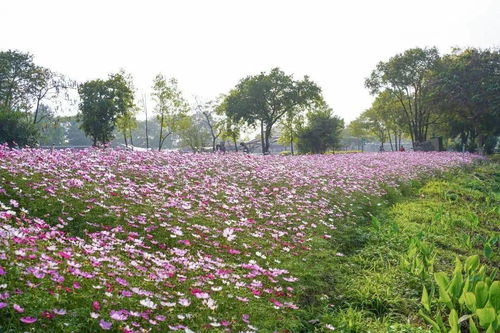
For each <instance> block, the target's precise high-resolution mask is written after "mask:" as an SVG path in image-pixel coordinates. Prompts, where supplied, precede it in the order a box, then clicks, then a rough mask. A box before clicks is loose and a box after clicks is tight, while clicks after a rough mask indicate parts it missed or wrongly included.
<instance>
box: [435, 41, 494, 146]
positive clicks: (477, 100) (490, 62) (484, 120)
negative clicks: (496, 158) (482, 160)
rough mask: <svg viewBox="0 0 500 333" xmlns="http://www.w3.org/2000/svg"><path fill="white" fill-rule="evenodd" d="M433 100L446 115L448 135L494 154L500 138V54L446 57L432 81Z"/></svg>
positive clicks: (476, 51)
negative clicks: (495, 142)
mask: <svg viewBox="0 0 500 333" xmlns="http://www.w3.org/2000/svg"><path fill="white" fill-rule="evenodd" d="M431 86H432V88H433V89H432V92H433V93H434V95H433V96H432V101H433V102H434V103H436V104H437V107H439V108H440V109H441V110H443V111H444V113H445V114H446V116H447V117H446V119H447V129H448V134H449V135H451V136H452V137H455V136H459V137H460V140H461V143H462V145H463V147H467V148H468V149H469V150H471V151H473V150H474V147H476V146H478V147H480V148H486V150H490V151H491V148H492V147H491V146H493V147H494V144H492V145H491V144H490V145H489V146H488V143H489V142H492V140H488V137H490V138H496V136H498V135H500V51H499V50H488V49H487V50H481V49H474V48H468V49H465V50H460V49H457V50H454V52H452V53H451V54H449V55H446V56H444V57H443V58H442V59H441V61H440V63H439V67H438V69H437V70H436V71H435V75H433V77H432V79H431Z"/></svg>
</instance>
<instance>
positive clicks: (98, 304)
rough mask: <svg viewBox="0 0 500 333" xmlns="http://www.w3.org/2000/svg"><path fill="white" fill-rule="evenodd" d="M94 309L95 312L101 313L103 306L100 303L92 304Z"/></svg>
mask: <svg viewBox="0 0 500 333" xmlns="http://www.w3.org/2000/svg"><path fill="white" fill-rule="evenodd" d="M92 308H93V309H94V310H95V311H100V310H101V304H100V303H99V302H98V301H93V302H92Z"/></svg>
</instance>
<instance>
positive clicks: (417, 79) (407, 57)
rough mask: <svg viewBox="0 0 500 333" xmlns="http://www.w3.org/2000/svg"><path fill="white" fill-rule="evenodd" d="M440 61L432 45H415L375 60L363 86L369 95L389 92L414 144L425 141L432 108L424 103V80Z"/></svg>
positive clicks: (425, 83)
mask: <svg viewBox="0 0 500 333" xmlns="http://www.w3.org/2000/svg"><path fill="white" fill-rule="evenodd" d="M438 60H439V53H438V50H437V49H436V48H435V47H434V48H425V49H421V48H414V49H409V50H406V51H405V52H404V53H402V54H397V55H395V56H394V57H392V58H390V59H389V61H387V62H380V63H378V65H377V67H376V69H375V70H374V71H373V72H372V73H371V76H370V77H369V78H367V79H366V81H365V86H366V87H367V88H369V89H370V92H371V93H372V94H377V93H379V92H381V91H383V90H386V89H387V91H389V92H390V93H391V94H393V95H394V96H395V97H396V98H397V99H398V101H399V102H400V104H401V106H402V108H403V112H404V114H405V119H406V121H407V126H408V130H409V133H410V135H411V139H412V142H413V144H414V145H415V143H420V142H423V141H425V140H426V138H427V131H428V128H429V125H430V124H431V123H432V122H433V121H434V119H433V116H434V114H433V112H432V111H433V109H432V108H431V107H429V105H428V103H427V97H428V95H427V94H428V91H427V83H428V79H429V77H430V74H431V72H432V71H433V70H434V69H435V68H436V64H437V61H438Z"/></svg>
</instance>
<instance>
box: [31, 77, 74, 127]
mask: <svg viewBox="0 0 500 333" xmlns="http://www.w3.org/2000/svg"><path fill="white" fill-rule="evenodd" d="M34 77H35V78H36V80H37V84H36V85H35V86H34V87H33V98H34V104H35V109H34V111H33V123H34V124H37V123H39V122H40V121H41V120H42V119H43V118H44V116H45V115H44V114H43V113H41V112H40V109H41V107H42V102H43V101H49V100H50V101H54V100H56V99H58V98H60V97H61V95H62V94H64V93H65V94H66V96H65V97H66V98H65V99H66V100H68V99H69V96H68V90H69V89H71V88H75V87H76V84H75V82H73V81H71V80H69V79H68V78H67V77H65V76H64V75H62V74H59V73H56V72H53V71H51V70H50V69H47V68H43V67H37V68H36V70H35V73H34Z"/></svg>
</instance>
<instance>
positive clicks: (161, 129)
mask: <svg viewBox="0 0 500 333" xmlns="http://www.w3.org/2000/svg"><path fill="white" fill-rule="evenodd" d="M162 135H163V114H162V115H161V119H160V141H159V142H158V151H160V150H161V146H162V144H163V141H162Z"/></svg>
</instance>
